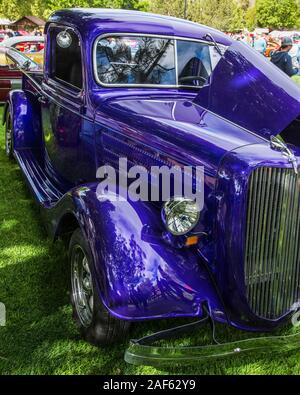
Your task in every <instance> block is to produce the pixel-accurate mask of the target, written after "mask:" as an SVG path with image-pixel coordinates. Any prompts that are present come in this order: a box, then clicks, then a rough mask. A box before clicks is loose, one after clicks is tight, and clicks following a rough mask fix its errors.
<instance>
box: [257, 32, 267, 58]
mask: <svg viewBox="0 0 300 395" xmlns="http://www.w3.org/2000/svg"><path fill="white" fill-rule="evenodd" d="M254 49H255V50H256V51H257V52H259V53H260V54H262V55H264V53H265V52H266V49H267V41H266V39H265V38H264V37H263V36H261V35H258V36H257V38H256V40H255V41H254Z"/></svg>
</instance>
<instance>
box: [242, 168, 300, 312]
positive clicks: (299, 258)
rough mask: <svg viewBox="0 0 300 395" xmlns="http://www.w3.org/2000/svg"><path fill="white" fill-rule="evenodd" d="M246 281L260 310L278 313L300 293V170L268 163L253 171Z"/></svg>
mask: <svg viewBox="0 0 300 395" xmlns="http://www.w3.org/2000/svg"><path fill="white" fill-rule="evenodd" d="M245 283H246V289H247V298H248V303H249V305H250V307H251V310H252V311H253V312H254V313H255V314H256V315H258V316H260V317H263V318H267V319H276V318H278V317H280V316H282V315H283V314H284V313H286V312H288V311H289V310H291V308H292V306H293V304H294V303H296V302H297V301H298V300H299V298H300V176H299V175H297V174H295V172H294V170H293V169H280V168H270V167H262V168H258V169H256V170H255V171H253V173H252V174H251V176H250V180H249V192H248V213H247V230H246V255H245Z"/></svg>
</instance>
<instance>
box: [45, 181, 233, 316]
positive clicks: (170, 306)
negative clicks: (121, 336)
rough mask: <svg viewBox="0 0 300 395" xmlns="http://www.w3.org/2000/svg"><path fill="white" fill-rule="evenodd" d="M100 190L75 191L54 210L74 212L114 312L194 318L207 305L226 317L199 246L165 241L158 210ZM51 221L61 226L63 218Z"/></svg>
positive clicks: (93, 187) (214, 313) (104, 296)
mask: <svg viewBox="0 0 300 395" xmlns="http://www.w3.org/2000/svg"><path fill="white" fill-rule="evenodd" d="M96 188H97V186H96V184H93V185H87V186H85V187H80V188H77V189H75V190H73V191H71V192H70V193H69V194H67V195H66V196H65V197H64V198H63V199H62V201H61V202H60V203H59V204H58V205H57V207H56V208H54V209H52V210H56V213H55V212H54V211H53V212H52V218H53V216H54V217H56V218H62V216H63V215H64V213H66V212H71V211H73V213H74V215H75V216H76V218H77V220H78V222H79V224H80V227H81V229H82V231H83V232H84V234H85V236H86V237H87V239H88V241H89V244H90V247H91V250H92V254H93V257H94V262H95V267H94V270H95V273H96V278H97V281H98V287H99V292H100V296H101V298H102V301H103V303H104V304H105V305H106V306H107V308H108V309H109V310H110V312H111V313H112V314H114V315H115V316H117V317H119V318H121V319H128V320H141V319H148V318H149V319H150V318H151V319H153V318H169V317H187V316H191V317H192V316H201V315H202V307H201V305H202V304H203V303H207V304H208V306H209V308H210V310H211V314H212V316H214V317H215V318H216V319H219V320H222V321H226V317H225V314H224V313H223V311H224V309H223V307H222V303H221V301H220V299H219V297H218V295H217V292H216V289H215V287H214V285H213V284H212V281H211V279H210V275H209V273H208V271H207V269H206V267H205V266H204V263H203V262H202V261H201V258H200V257H199V256H198V253H197V250H196V249H177V248H175V247H173V246H171V245H169V244H167V242H165V241H164V240H163V238H162V231H163V229H162V225H161V220H160V213H159V211H158V210H156V209H155V208H153V207H152V206H150V204H149V203H144V202H132V201H114V200H113V199H109V200H106V201H101V200H99V199H98V197H97V193H96ZM48 223H49V221H48ZM50 223H52V224H53V223H55V226H56V227H58V226H59V221H56V222H55V221H53V219H52V221H50ZM53 234H55V229H53ZM149 234H150V236H149Z"/></svg>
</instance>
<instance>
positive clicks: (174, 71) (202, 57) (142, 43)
mask: <svg viewBox="0 0 300 395" xmlns="http://www.w3.org/2000/svg"><path fill="white" fill-rule="evenodd" d="M94 60H95V69H96V70H95V74H96V79H97V81H98V82H99V83H100V84H103V85H135V86H136V85H142V86H149V85H150V86H152V85H160V86H167V87H169V86H170V87H173V86H190V87H201V86H203V85H204V84H205V83H206V81H207V80H208V78H209V76H210V75H211V73H212V71H213V69H214V67H215V66H216V64H217V63H218V61H219V60H220V55H219V54H218V51H216V49H215V48H214V46H212V45H210V44H206V43H203V42H196V41H187V40H179V39H176V40H174V39H172V38H163V37H161V38H160V37H148V36H144V37H143V36H139V37H135V36H110V37H105V38H100V39H99V40H98V42H97V44H96V47H95V59H94Z"/></svg>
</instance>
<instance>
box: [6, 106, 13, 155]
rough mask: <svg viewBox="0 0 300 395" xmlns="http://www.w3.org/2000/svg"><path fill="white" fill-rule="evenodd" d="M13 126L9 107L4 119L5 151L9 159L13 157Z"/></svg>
mask: <svg viewBox="0 0 300 395" xmlns="http://www.w3.org/2000/svg"><path fill="white" fill-rule="evenodd" d="M13 134H14V133H13V126H12V120H11V115H10V111H9V109H8V110H7V113H6V119H5V153H6V155H7V156H8V158H9V159H10V160H13V159H14V148H13V146H14V145H13V144H14V141H13Z"/></svg>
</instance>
